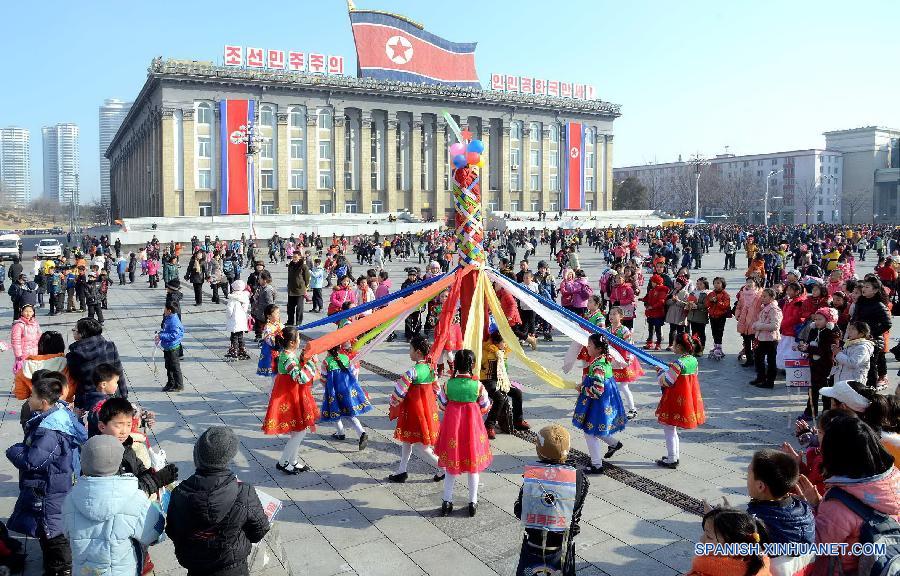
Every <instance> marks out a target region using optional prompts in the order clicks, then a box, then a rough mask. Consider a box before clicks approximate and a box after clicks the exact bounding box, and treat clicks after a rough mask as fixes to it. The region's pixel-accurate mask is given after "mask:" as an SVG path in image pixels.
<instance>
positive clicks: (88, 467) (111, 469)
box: [81, 434, 125, 476]
mask: <svg viewBox="0 0 900 576" xmlns="http://www.w3.org/2000/svg"><path fill="white" fill-rule="evenodd" d="M124 454H125V447H124V446H123V445H122V443H121V442H119V441H118V440H117V439H116V437H115V436H107V435H106V434H98V435H97V436H94V437H93V438H91V439H90V440H88V441H87V442H86V443H85V444H84V446H82V447H81V471H82V473H84V475H85V476H115V475H116V474H118V472H119V467H120V466H122V456H123V455H124Z"/></svg>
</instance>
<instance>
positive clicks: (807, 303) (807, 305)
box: [801, 296, 830, 322]
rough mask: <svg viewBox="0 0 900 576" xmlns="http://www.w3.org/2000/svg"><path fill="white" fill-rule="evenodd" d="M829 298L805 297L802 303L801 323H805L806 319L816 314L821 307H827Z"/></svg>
mask: <svg viewBox="0 0 900 576" xmlns="http://www.w3.org/2000/svg"><path fill="white" fill-rule="evenodd" d="M829 300H830V298H829V297H828V296H818V297H814V296H807V297H806V300H804V301H803V306H802V311H801V312H802V314H803V321H804V322H806V319H807V318H809V317H810V316H812V315H813V314H815V313H816V310H818V309H819V308H821V307H823V306H828V305H829V304H828V301H829Z"/></svg>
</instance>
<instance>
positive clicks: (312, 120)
mask: <svg viewBox="0 0 900 576" xmlns="http://www.w3.org/2000/svg"><path fill="white" fill-rule="evenodd" d="M310 112H311V113H310ZM316 119H317V116H316V111H315V109H312V111H310V110H309V109H307V111H306V158H305V159H304V161H303V173H304V175H305V176H306V190H305V191H304V193H305V196H304V195H303V194H301V198H303V208H304V209H305V210H306V213H307V214H318V213H319V148H318V144H317V142H316V140H317V136H318V132H319V128H318V126H317V124H316Z"/></svg>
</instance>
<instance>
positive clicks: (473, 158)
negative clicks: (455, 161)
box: [466, 152, 481, 164]
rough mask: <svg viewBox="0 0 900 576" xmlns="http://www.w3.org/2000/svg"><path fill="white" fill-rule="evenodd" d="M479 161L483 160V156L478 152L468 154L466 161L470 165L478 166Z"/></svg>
mask: <svg viewBox="0 0 900 576" xmlns="http://www.w3.org/2000/svg"><path fill="white" fill-rule="evenodd" d="M479 160H481V154H479V153H478V152H468V153H466V161H467V162H468V163H469V164H478V161H479Z"/></svg>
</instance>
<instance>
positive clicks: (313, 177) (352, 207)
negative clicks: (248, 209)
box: [106, 60, 619, 220]
mask: <svg viewBox="0 0 900 576" xmlns="http://www.w3.org/2000/svg"><path fill="white" fill-rule="evenodd" d="M233 99H248V100H254V101H256V102H257V107H256V109H257V111H258V112H257V122H256V126H257V127H258V132H259V135H260V136H261V137H262V142H261V146H260V151H259V155H258V159H257V160H256V162H255V164H256V166H257V168H258V169H257V170H256V174H255V177H256V189H257V190H259V194H258V195H257V198H256V202H257V206H256V209H257V211H258V213H261V214H313V213H346V212H359V213H396V212H399V211H404V210H405V211H409V212H410V213H411V214H413V215H414V216H416V217H421V218H423V219H426V220H428V219H432V218H434V219H440V218H443V217H445V216H446V215H448V214H449V213H451V212H452V210H453V200H452V194H451V192H450V190H451V189H452V188H451V186H450V177H451V176H450V174H451V171H450V166H451V165H450V158H449V154H448V152H447V150H448V146H449V144H450V143H451V142H452V141H453V135H452V131H451V130H450V129H449V127H448V125H447V122H446V121H445V120H444V118H443V117H442V114H441V112H442V110H447V111H448V112H449V113H450V114H451V115H452V116H453V118H454V120H455V121H456V122H457V123H458V124H459V125H460V126H462V127H467V128H468V130H469V131H470V132H472V134H473V136H472V137H473V138H480V139H481V140H482V141H483V143H484V145H485V154H484V155H483V158H484V159H485V162H486V165H485V167H484V168H483V169H482V175H481V187H482V197H483V201H484V205H485V208H486V209H488V210H503V211H509V212H514V211H534V212H537V211H541V210H543V211H548V212H550V211H556V210H558V209H559V206H560V201H561V195H562V192H561V190H562V189H563V184H564V183H563V165H564V164H563V160H564V159H565V157H566V156H565V155H566V152H567V151H566V150H564V148H565V147H564V146H563V144H562V143H563V139H562V129H563V125H564V122H566V121H577V122H582V123H583V124H584V125H585V127H586V134H585V140H586V144H585V177H584V178H585V180H584V184H585V190H586V192H585V208H586V209H592V210H602V209H610V208H611V206H612V149H613V121H614V120H615V118H617V117H618V116H619V106H618V105H615V104H611V103H608V102H603V101H600V100H574V99H570V98H553V97H546V96H534V95H524V94H509V93H500V92H489V91H482V90H478V89H472V88H460V87H450V86H426V85H418V84H410V83H399V82H388V81H378V80H372V79H361V78H350V77H342V76H321V75H315V74H305V73H284V72H263V71H251V70H241V69H233V68H222V67H216V66H214V65H212V64H208V63H198V62H180V61H164V60H154V62H153V63H152V65H151V68H150V72H149V74H148V78H147V82H146V83H145V85H144V87H143V89H142V90H141V92H140V94H139V95H138V97H137V99H136V100H135V103H134V105H133V106H132V108H131V111H130V112H129V113H128V115H127V116H126V118H125V120H124V121H123V123H122V126H121V128H120V129H119V131H118V133H117V134H116V136H115V137H114V138H113V140H112V142H111V144H110V146H109V148H108V149H107V150H106V156H107V158H108V159H109V160H110V190H111V205H112V210H113V214H114V217H116V218H118V217H140V216H198V215H199V216H204V215H213V214H219V213H220V211H221V207H220V198H219V185H220V184H219V183H220V182H221V167H220V166H219V164H220V162H219V152H218V148H219V138H220V132H219V131H220V128H219V111H218V110H219V107H218V102H220V101H222V100H233Z"/></svg>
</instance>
